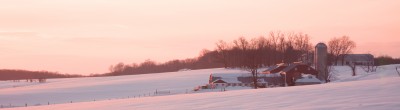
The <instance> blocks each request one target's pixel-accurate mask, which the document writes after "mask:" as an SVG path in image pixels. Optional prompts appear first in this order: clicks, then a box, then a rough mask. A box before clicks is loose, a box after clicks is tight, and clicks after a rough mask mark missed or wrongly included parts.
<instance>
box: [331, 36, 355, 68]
mask: <svg viewBox="0 0 400 110" xmlns="http://www.w3.org/2000/svg"><path fill="white" fill-rule="evenodd" d="M328 46H329V49H328V52H329V53H330V54H331V55H332V56H333V61H334V63H335V65H337V62H338V59H339V56H340V57H342V65H344V64H343V60H344V57H346V54H349V53H351V52H352V50H353V49H354V48H355V47H356V43H355V42H354V41H352V40H350V38H349V37H348V36H342V37H340V38H336V37H334V38H333V39H331V40H330V41H329V42H328Z"/></svg>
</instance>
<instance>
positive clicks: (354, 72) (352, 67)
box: [347, 62, 357, 76]
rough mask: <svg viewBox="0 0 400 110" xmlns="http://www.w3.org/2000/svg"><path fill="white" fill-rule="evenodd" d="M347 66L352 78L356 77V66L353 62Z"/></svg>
mask: <svg viewBox="0 0 400 110" xmlns="http://www.w3.org/2000/svg"><path fill="white" fill-rule="evenodd" d="M347 66H349V67H350V68H351V72H352V76H356V67H357V65H356V64H355V63H354V62H352V63H349V64H347Z"/></svg>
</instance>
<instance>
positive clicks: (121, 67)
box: [91, 49, 223, 76]
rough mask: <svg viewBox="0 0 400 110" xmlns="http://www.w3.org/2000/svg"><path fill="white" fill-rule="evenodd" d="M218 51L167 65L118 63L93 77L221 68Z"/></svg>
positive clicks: (203, 53) (169, 62)
mask: <svg viewBox="0 0 400 110" xmlns="http://www.w3.org/2000/svg"><path fill="white" fill-rule="evenodd" d="M216 54H218V53H217V52H216V51H210V50H207V49H204V50H202V51H201V52H200V55H199V56H198V57H195V58H188V59H184V60H177V59H175V60H171V61H167V62H165V63H157V62H155V61H153V60H150V59H148V60H146V61H144V62H142V63H140V64H137V63H132V64H124V63H118V64H116V65H111V66H110V67H109V71H110V72H108V73H105V74H92V75H91V76H115V75H134V74H148V73H161V72H176V71H179V70H196V69H207V68H220V67H223V65H222V64H220V63H218V62H215V61H216V57H214V56H216Z"/></svg>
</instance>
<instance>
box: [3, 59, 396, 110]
mask: <svg viewBox="0 0 400 110" xmlns="http://www.w3.org/2000/svg"><path fill="white" fill-rule="evenodd" d="M395 66H399V65H387V66H382V67H380V68H379V69H378V70H377V72H372V73H366V72H363V71H362V70H361V69H359V70H358V71H357V73H358V75H357V76H351V71H350V69H349V68H348V67H335V73H336V75H335V77H336V80H335V81H333V82H334V83H328V84H320V85H312V86H298V87H281V88H267V89H258V90H253V89H250V90H235V91H227V92H208V93H198V94H185V93H186V91H187V90H191V89H193V87H195V86H198V85H203V84H205V83H207V82H208V77H209V75H210V73H213V72H218V73H232V72H233V73H234V72H236V73H240V72H243V71H240V70H230V69H207V70H192V71H181V72H171V73H158V74H146V75H132V76H117V77H97V78H73V79H54V80H49V82H48V83H44V84H37V85H28V86H21V87H12V88H2V89H0V104H2V105H4V106H7V105H9V104H12V105H14V106H25V104H28V106H29V107H20V108H11V109H37V110H42V109H59V108H63V109H71V110H75V109H82V110H87V109H99V110H102V109H104V110H109V109H174V108H175V109H176V108H179V109H266V108H268V109H270V108H271V109H395V108H399V107H400V95H398V94H399V93H400V88H399V87H400V77H399V76H398V74H397V72H396V70H395V69H394V68H395ZM368 79H373V80H368ZM356 80H363V81H356ZM346 81H351V82H346ZM5 83H6V84H9V83H10V82H1V83H0V84H5ZM155 90H158V91H170V92H171V93H173V94H177V95H168V96H149V95H148V94H150V95H152V94H153V93H154V92H155ZM189 92H190V91H189ZM178 93H180V94H178ZM138 95H141V97H140V98H138ZM143 95H146V97H143ZM153 95H154V94H153ZM128 96H129V98H128ZM133 96H135V98H132V97H133ZM116 98H118V99H117V100H113V99H116ZM122 98H124V99H122ZM110 99H111V100H110ZM94 100H96V101H94ZM70 101H72V102H73V103H70ZM48 102H50V105H47V104H48ZM75 102H80V103H75ZM53 103H66V104H55V105H52V104H53ZM39 104H40V105H45V106H32V105H39Z"/></svg>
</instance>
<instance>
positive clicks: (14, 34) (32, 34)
mask: <svg viewBox="0 0 400 110" xmlns="http://www.w3.org/2000/svg"><path fill="white" fill-rule="evenodd" d="M0 37H3V38H39V37H40V36H39V34H38V33H37V32H0Z"/></svg>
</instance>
